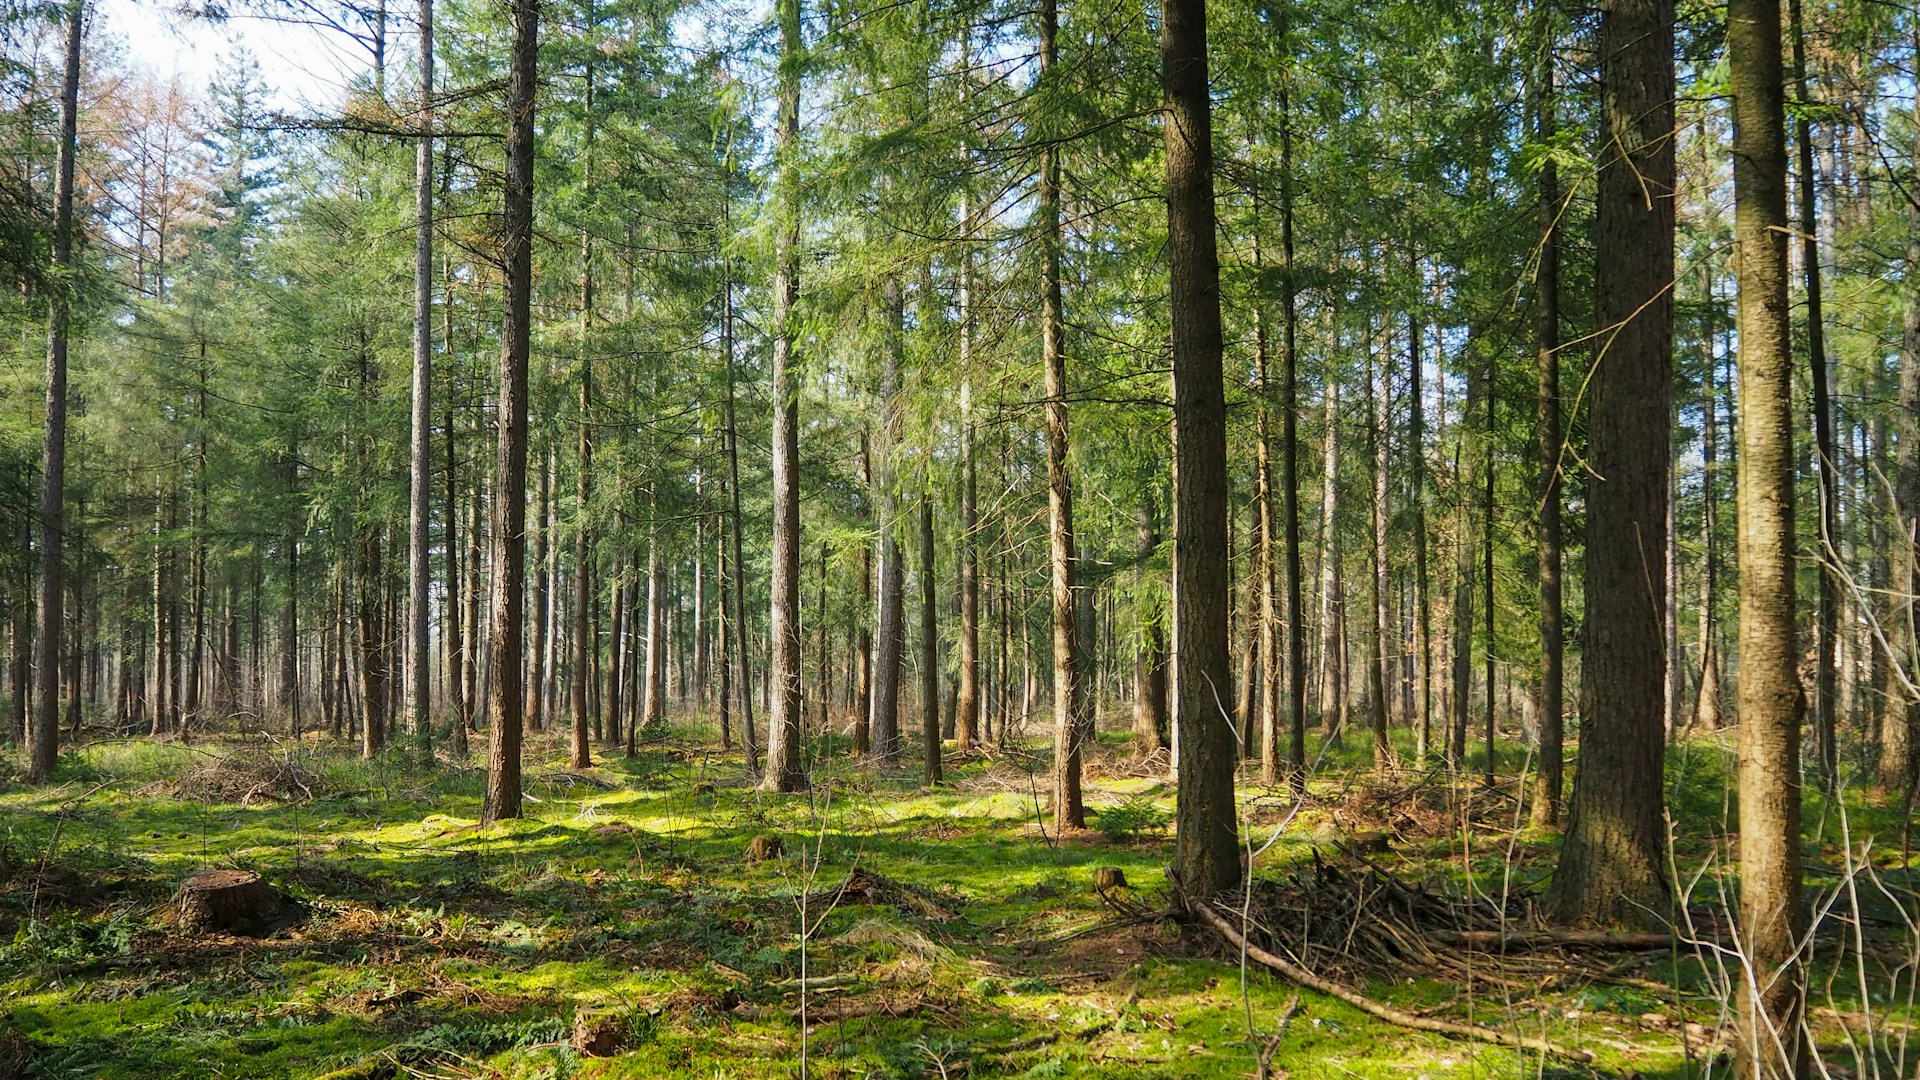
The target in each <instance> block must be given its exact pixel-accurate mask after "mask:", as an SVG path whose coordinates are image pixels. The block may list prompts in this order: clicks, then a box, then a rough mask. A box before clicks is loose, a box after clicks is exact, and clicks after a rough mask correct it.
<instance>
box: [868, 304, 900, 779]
mask: <svg viewBox="0 0 1920 1080" xmlns="http://www.w3.org/2000/svg"><path fill="white" fill-rule="evenodd" d="M885 293H886V295H885V299H884V304H885V306H886V316H885V326H886V343H885V345H884V346H883V347H882V350H881V361H880V363H881V369H880V403H879V404H880V413H881V422H880V429H879V435H880V439H879V445H878V447H876V452H875V454H874V469H873V508H874V510H873V513H874V526H875V528H876V529H877V530H878V534H879V546H880V554H879V559H878V562H879V580H878V582H877V583H876V584H875V592H876V593H877V594H878V595H877V596H876V602H877V605H878V606H877V608H876V610H875V614H874V649H873V705H872V709H873V713H872V716H871V718H870V719H869V721H868V728H869V732H868V734H869V738H871V740H872V742H873V753H874V756H875V757H876V758H878V759H879V760H880V761H882V762H891V761H893V760H894V758H895V757H896V756H898V754H899V752H900V673H901V668H902V661H903V653H904V652H905V649H906V632H905V606H906V601H905V588H906V586H905V577H906V570H905V565H904V564H905V562H906V559H905V557H904V555H903V554H902V551H901V548H900V540H899V536H898V533H899V528H900V526H899V521H898V518H899V513H900V510H899V507H900V494H899V488H898V480H897V477H896V475H895V472H894V463H895V460H896V458H897V456H898V455H897V447H898V445H899V442H900V408H901V403H900V364H901V360H902V353H903V352H904V350H905V342H904V330H903V328H902V327H903V323H904V320H905V308H904V302H903V300H902V299H901V295H900V283H899V282H898V280H894V279H889V281H888V282H887V285H886V289H885Z"/></svg>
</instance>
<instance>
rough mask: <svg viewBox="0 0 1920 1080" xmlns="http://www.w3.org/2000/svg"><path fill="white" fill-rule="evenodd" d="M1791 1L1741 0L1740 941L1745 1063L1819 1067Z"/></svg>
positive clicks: (1732, 68)
mask: <svg viewBox="0 0 1920 1080" xmlns="http://www.w3.org/2000/svg"><path fill="white" fill-rule="evenodd" d="M1780 52H1781V49H1780V2H1779V0H1731V3H1730V4H1729V6H1728V8H1727V56H1728V64H1729V66H1728V73H1729V79H1730V85H1731V87H1732V90H1733V183H1734V212H1733V214H1734V222H1733V228H1734V243H1735V245H1736V247H1735V252H1736V253H1735V260H1736V266H1737V269H1738V273H1739V280H1740V355H1739V375H1740V416H1741V421H1742V422H1741V425H1740V464H1739V471H1738V484H1739V508H1738V513H1739V519H1740V531H1739V548H1738V550H1739V558H1740V690H1739V696H1740V744H1739V752H1738V753H1739V768H1738V784H1737V787H1738V789H1739V809H1740V943H1741V946H1742V947H1743V950H1744V954H1745V956H1744V959H1745V964H1744V967H1743V971H1742V976H1741V980H1740V987H1739V991H1738V998H1739V1009H1738V1035H1737V1043H1736V1046H1735V1054H1736V1072H1737V1074H1738V1075H1740V1076H1742V1077H1750V1078H1752V1080H1770V1078H1774V1077H1778V1078H1781V1080H1787V1078H1790V1077H1800V1076H1805V1075H1807V1073H1808V1064H1807V1049H1808V1048H1807V1045H1806V1042H1805V1034H1804V1032H1805V1029H1804V1027H1803V1025H1802V1009H1803V1008H1804V1005H1803V1001H1804V995H1805V992H1806V983H1805V976H1804V975H1803V973H1802V961H1801V956H1800V950H1801V941H1802V937H1803V934H1804V930H1805V914H1804V910H1803V909H1802V907H1801V903H1800V888H1801V867H1800V844H1801V834H1800V716H1801V710H1802V708H1803V705H1802V699H1801V692H1800V678H1799V671H1798V667H1799V660H1800V650H1799V647H1798V640H1797V639H1798V634H1797V629H1796V624H1795V611H1794V607H1795V600H1794V574H1795V567H1794V526H1793V517H1794V513H1793V502H1794V499H1793V428H1794V424H1793V376H1792V370H1793V353H1792V348H1791V345H1790V343H1789V339H1788V329H1787V328H1788V311H1789V309H1788V305H1787V138H1786V115H1785V98H1784V92H1783V87H1782V85H1781V59H1780Z"/></svg>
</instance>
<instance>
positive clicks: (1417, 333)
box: [1407, 255, 1434, 768]
mask: <svg viewBox="0 0 1920 1080" xmlns="http://www.w3.org/2000/svg"><path fill="white" fill-rule="evenodd" d="M1408 261H1409V262H1411V263H1412V264H1413V266H1412V269H1413V278H1414V288H1415V289H1418V290H1422V291H1424V287H1425V286H1424V282H1423V281H1422V280H1421V272H1420V259H1419V257H1418V256H1417V255H1416V256H1413V257H1412V258H1410V259H1409V260H1408ZM1425 333H1426V326H1425V320H1424V319H1423V318H1422V317H1421V315H1420V313H1419V307H1418V304H1415V305H1411V307H1410V310H1409V311H1408V314H1407V375H1408V376H1409V379H1410V380H1411V381H1410V383H1409V385H1408V387H1407V397H1408V399H1409V402H1410V406H1409V414H1410V415H1409V417H1408V423H1407V442H1408V443H1409V444H1410V447H1411V449H1410V451H1409V453H1408V464H1409V471H1410V472H1411V473H1412V474H1413V476H1412V488H1413V490H1412V492H1411V494H1410V496H1409V497H1410V499H1411V501H1412V503H1413V609H1414V615H1413V618H1414V622H1413V634H1414V643H1413V646H1414V671H1413V678H1414V684H1415V685H1414V708H1415V709H1416V710H1417V711H1418V712H1419V714H1420V719H1419V722H1418V727H1417V728H1416V730H1415V731H1414V736H1413V738H1414V751H1413V756H1414V760H1415V761H1416V762H1418V763H1419V765H1420V766H1421V767H1423V768H1424V767H1425V766H1426V763H1427V757H1428V755H1429V754H1431V753H1432V751H1433V713H1434V700H1433V699H1434V683H1433V613H1432V608H1431V597H1432V595H1433V594H1432V592H1431V591H1430V590H1429V588H1428V580H1427V423H1426V418H1427V406H1426V394H1427V391H1426V385H1425V384H1426V379H1425V375H1426V370H1425V363H1426V362H1425V361H1424V360H1422V359H1421V357H1420V339H1421V337H1422V336H1423V335H1424V334H1425Z"/></svg>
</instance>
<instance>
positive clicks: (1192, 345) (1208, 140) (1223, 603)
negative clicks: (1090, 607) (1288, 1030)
mask: <svg viewBox="0 0 1920 1080" xmlns="http://www.w3.org/2000/svg"><path fill="white" fill-rule="evenodd" d="M1160 61H1161V86H1162V89H1163V90H1164V92H1165V95H1166V116H1165V121H1164V128H1165V134H1166V145H1167V166H1166V167H1167V270H1168V279H1169V294H1168V295H1169V300H1170V303H1171V307H1172V312H1173V429H1174V462H1175V463H1174V470H1175V483H1174V503H1175V508H1176V509H1175V514H1176V519H1175V526H1174V559H1175V565H1176V566H1177V568H1178V569H1177V571H1176V574H1175V579H1174V619H1175V622H1176V625H1177V628H1178V629H1177V631H1176V632H1177V634H1178V641H1179V646H1178V653H1177V655H1178V657H1179V661H1178V662H1179V664H1180V672H1179V677H1178V678H1179V689H1178V691H1177V694H1178V699H1177V701H1176V704H1175V712H1174V715H1175V720H1174V722H1175V724H1176V725H1177V726H1178V729H1179V746H1180V750H1179V762H1178V765H1177V768H1176V772H1177V775H1178V778H1179V783H1180V795H1179V801H1178V804H1177V808H1176V811H1175V827H1176V834H1175V845H1174V847H1175V850H1174V863H1175V866H1176V868H1177V870H1178V871H1179V875H1180V885H1181V887H1182V888H1183V889H1185V890H1186V891H1187V892H1188V893H1190V894H1191V895H1194V896H1198V897H1207V896H1211V895H1213V894H1215V893H1218V892H1221V891H1223V890H1225V889H1229V888H1231V887H1233V886H1234V885H1235V884H1236V883H1237V882H1239V880H1240V875H1241V869H1240V859H1239V851H1238V845H1237V843H1236V839H1235V827H1234V818H1235V814H1234V803H1233V772H1234V764H1235V763H1234V750H1235V747H1234V738H1233V729H1232V727H1231V726H1230V725H1229V724H1228V723H1227V716H1226V712H1225V707H1224V706H1225V702H1226V700H1227V696H1228V694H1229V693H1230V687H1229V685H1228V681H1227V680H1228V672H1227V596H1228V591H1227V590H1228V582H1227V431H1226V400H1225V394H1224V390H1223V388H1222V386H1221V332H1220V257H1219V250H1218V247H1217V241H1216V238H1215V235H1214V210H1213V122H1212V116H1211V115H1210V112H1209V110H1210V102H1209V100H1208V89H1207V5H1206V0H1168V2H1167V4H1166V6H1165V8H1164V10H1163V13H1162V18H1161V24H1160Z"/></svg>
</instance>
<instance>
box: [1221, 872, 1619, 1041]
mask: <svg viewBox="0 0 1920 1080" xmlns="http://www.w3.org/2000/svg"><path fill="white" fill-rule="evenodd" d="M1187 907H1188V910H1190V911H1192V912H1193V913H1194V914H1196V915H1198V916H1200V919H1201V921H1203V922H1205V923H1206V924H1207V925H1208V926H1211V927H1213V928H1214V929H1215V930H1217V931H1219V932H1220V936H1221V937H1224V938H1226V939H1227V941H1228V942H1230V943H1231V944H1232V945H1233V947H1234V948H1236V949H1239V950H1241V951H1242V952H1243V953H1244V954H1245V955H1246V956H1247V957H1248V958H1249V959H1251V960H1254V961H1256V962H1257V963H1259V964H1260V965H1262V966H1263V967H1267V968H1271V969H1272V970H1274V971H1275V972H1278V973H1279V974H1280V975H1282V976H1283V977H1285V978H1286V979H1287V980H1288V981H1290V982H1294V983H1297V984H1299V985H1301V986H1304V987H1306V988H1307V989H1309V990H1315V991H1318V992H1320V993H1322V994H1325V995H1327V996H1328V997H1336V998H1339V999H1340V1000H1341V1001H1344V1002H1346V1003H1347V1004H1349V1005H1351V1006H1353V1007H1354V1008H1356V1009H1359V1010H1360V1011H1361V1012H1363V1013H1366V1014H1367V1015H1369V1016H1373V1017H1378V1018H1379V1019H1381V1020H1385V1021H1386V1022H1388V1023H1390V1024H1397V1025H1399V1026H1400V1027H1404V1028H1412V1029H1413V1030H1415V1031H1431V1032H1435V1033H1437V1034H1440V1035H1451V1036H1453V1037H1455V1038H1461V1039H1474V1040H1477V1041H1480V1042H1489V1043H1496V1044H1498V1045H1500V1046H1511V1047H1513V1048H1515V1049H1517V1050H1532V1051H1534V1052H1535V1053H1539V1054H1550V1055H1552V1056H1554V1057H1560V1058H1568V1059H1570V1060H1573V1061H1592V1060H1593V1054H1592V1053H1590V1052H1588V1051H1586V1050H1573V1049H1570V1048H1568V1047H1564V1046H1558V1045H1556V1044H1554V1043H1550V1042H1548V1041H1547V1040H1545V1039H1536V1038H1533V1037H1532V1036H1530V1035H1515V1034H1513V1033H1512V1032H1507V1031H1497V1030H1495V1029H1493V1028H1490V1027H1482V1026H1481V1025H1479V1024H1466V1023H1458V1022H1455V1021H1452V1020H1439V1019H1436V1018H1434V1017H1431V1016H1417V1015H1415V1014H1413V1013H1410V1012H1403V1011H1401V1010H1399V1009H1396V1008H1394V1007H1393V1006H1391V1005H1383V1004H1381V1003H1380V1002H1378V1001H1375V1000H1373V999H1372V998H1370V997H1367V996H1366V995H1364V994H1362V993H1360V992H1359V991H1358V990H1354V989H1351V988H1349V987H1346V986H1342V985H1341V984H1339V983H1337V982H1334V981H1333V980H1331V979H1324V978H1321V977H1320V976H1318V975H1315V974H1314V973H1313V972H1311V971H1308V970H1307V969H1306V968H1303V967H1301V966H1299V965H1298V964H1295V963H1294V962H1292V961H1291V960H1288V959H1286V958H1285V957H1283V956H1277V955H1275V954H1273V953H1270V952H1268V951H1267V950H1265V949H1263V948H1261V947H1260V946H1258V945H1255V944H1254V943H1252V942H1251V941H1248V940H1247V939H1246V937H1245V935H1243V934H1241V933H1240V931H1239V930H1237V929H1235V927H1234V925H1233V923H1232V922H1230V921H1229V920H1227V919H1226V918H1225V917H1224V916H1222V915H1221V914H1220V913H1219V912H1217V911H1215V910H1213V909H1212V908H1211V907H1209V906H1207V904H1206V902H1205V901H1199V900H1190V901H1189V902H1188V904H1187Z"/></svg>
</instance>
